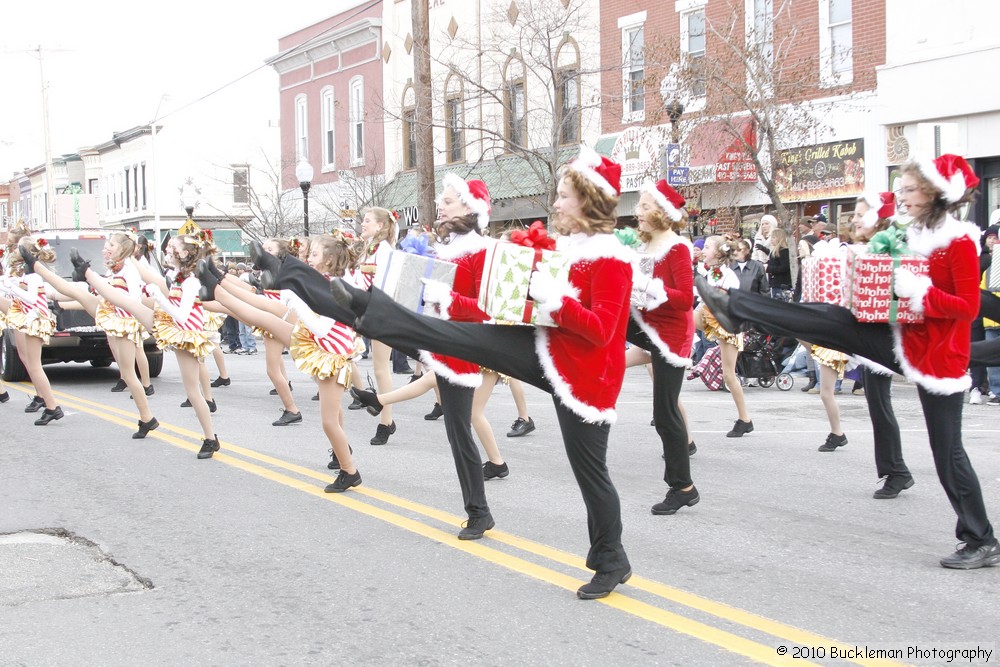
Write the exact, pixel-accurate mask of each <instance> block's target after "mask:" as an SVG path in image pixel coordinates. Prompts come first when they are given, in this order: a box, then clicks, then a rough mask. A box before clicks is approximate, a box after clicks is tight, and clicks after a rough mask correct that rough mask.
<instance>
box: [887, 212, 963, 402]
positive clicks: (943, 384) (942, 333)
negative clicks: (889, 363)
mask: <svg viewBox="0 0 1000 667" xmlns="http://www.w3.org/2000/svg"><path fill="white" fill-rule="evenodd" d="M978 239H979V228H978V227H976V226H975V225H973V224H971V223H968V222H959V221H958V220H956V219H955V218H952V217H950V216H949V217H948V218H947V219H946V220H945V221H944V222H943V223H942V224H941V225H940V226H938V227H937V228H935V229H919V230H917V229H914V228H911V229H910V230H909V231H908V233H907V241H908V244H909V247H910V249H911V250H913V251H914V252H915V253H917V254H919V255H923V256H925V257H927V259H928V263H929V264H930V279H929V280H928V279H927V278H924V279H923V280H922V281H921V287H920V291H918V292H917V294H915V295H914V296H913V298H912V300H911V302H912V303H914V304H919V306H916V307H915V309H922V310H923V313H924V321H923V322H921V323H920V324H900V325H896V326H894V327H893V333H894V336H895V344H896V358H897V359H898V360H899V363H900V366H901V367H902V369H903V373H904V374H905V375H906V377H907V378H908V379H909V380H912V381H913V382H916V383H917V384H919V385H920V386H921V387H923V388H924V389H926V390H927V391H929V392H931V393H933V394H941V395H948V394H955V393H958V392H962V391H965V390H966V389H968V388H969V377H968V375H966V369H967V368H968V366H969V341H970V332H971V329H972V321H973V320H974V319H975V318H976V315H977V314H978V312H979V279H980V276H979V260H978V259H977V255H978V254H979V242H978Z"/></svg>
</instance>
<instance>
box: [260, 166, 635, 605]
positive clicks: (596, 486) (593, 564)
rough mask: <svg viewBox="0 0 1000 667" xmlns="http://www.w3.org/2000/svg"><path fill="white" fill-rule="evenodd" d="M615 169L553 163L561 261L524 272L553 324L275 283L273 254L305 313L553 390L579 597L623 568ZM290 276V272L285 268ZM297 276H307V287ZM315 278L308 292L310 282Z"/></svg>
mask: <svg viewBox="0 0 1000 667" xmlns="http://www.w3.org/2000/svg"><path fill="white" fill-rule="evenodd" d="M620 176H621V167H620V166H619V165H617V164H615V163H614V162H611V161H609V160H607V159H606V158H601V157H600V156H598V155H597V154H596V153H594V152H593V151H592V150H590V149H586V148H585V149H583V150H582V152H581V155H580V157H579V158H578V159H576V160H574V161H573V162H572V163H570V164H569V165H568V167H567V168H566V169H565V172H564V174H563V176H562V178H561V179H560V181H559V185H558V189H557V192H558V196H557V199H556V202H555V204H554V208H555V213H556V215H555V222H554V224H555V226H556V228H557V229H558V230H559V231H560V232H561V233H563V234H565V235H567V237H568V238H567V239H566V243H565V245H564V246H562V247H561V248H560V250H561V251H562V252H565V253H566V254H567V255H568V257H569V259H570V269H569V279H568V281H567V282H559V281H556V280H555V279H553V278H551V277H548V276H547V275H546V274H543V273H541V272H535V273H534V274H532V278H531V285H530V295H531V298H533V299H534V300H535V304H536V305H537V307H538V308H540V309H542V310H543V311H545V312H547V313H550V314H551V316H552V318H553V319H554V321H555V322H556V326H554V327H527V326H504V325H500V324H476V323H469V322H454V321H445V320H440V319H436V318H432V317H428V316H425V315H418V314H416V313H414V312H412V311H409V310H406V309H405V308H403V307H401V306H399V305H398V304H396V303H395V302H394V301H392V299H390V298H389V297H388V296H387V295H386V294H385V293H383V292H382V291H380V290H378V289H373V290H372V291H371V292H370V293H366V292H363V291H361V290H356V289H353V288H351V287H350V286H348V285H346V284H344V283H343V282H342V281H334V282H333V283H331V284H330V288H331V291H330V292H327V293H326V294H323V293H322V288H323V287H324V285H323V284H322V283H317V282H315V281H312V282H308V281H304V280H301V279H297V280H295V281H294V282H295V283H296V284H295V285H291V284H289V283H288V282H286V281H285V279H284V278H285V276H284V274H285V273H286V265H287V264H288V261H289V260H285V264H283V265H282V266H281V267H280V269H279V270H277V271H275V273H276V276H274V277H275V279H276V284H277V285H278V286H280V287H285V288H291V289H295V290H296V291H298V290H302V291H301V292H299V294H300V296H302V298H303V299H304V300H305V301H306V302H307V303H308V304H309V305H310V306H311V307H312V308H313V309H314V310H316V312H319V313H321V314H324V315H327V316H329V317H334V318H339V317H343V316H344V315H345V311H347V312H348V313H351V314H352V315H351V317H352V321H354V320H353V317H354V316H357V320H356V321H355V326H356V328H357V330H358V332H359V333H363V334H364V335H367V336H370V337H372V338H379V339H381V340H382V341H383V342H386V343H387V344H389V345H391V346H392V347H396V348H400V349H403V350H404V351H409V350H415V349H416V348H422V349H426V350H428V351H430V352H435V353H447V354H451V355H455V356H457V357H459V358H463V359H468V360H469V361H474V362H476V363H478V364H481V365H483V366H486V367H487V368H491V369H493V370H495V371H497V372H499V373H504V374H506V375H510V376H511V377H514V378H517V379H519V380H522V381H524V382H527V383H528V384H531V385H533V386H536V387H539V388H540V389H542V390H544V391H547V392H549V393H551V394H552V395H553V402H554V403H555V409H556V414H557V417H558V419H559V426H560V429H561V431H562V435H563V443H564V446H565V448H566V455H567V458H568V459H569V463H570V467H571V468H572V470H573V474H574V476H575V477H576V480H577V483H578V484H579V486H580V491H581V493H582V495H583V500H584V504H585V505H586V507H587V526H588V530H589V533H590V551H589V552H588V554H587V567H589V568H590V569H592V570H595V571H596V573H595V574H594V576H593V578H592V579H591V581H590V582H589V583H587V584H585V585H583V586H581V587H580V589H579V590H578V591H577V596H578V597H580V598H582V599H594V598H601V597H605V596H607V595H608V594H610V593H611V591H613V590H614V588H615V587H616V586H617V585H618V584H620V583H624V582H626V581H627V580H628V579H629V577H631V576H632V568H631V566H630V565H629V561H628V557H627V556H626V554H625V549H624V547H622V543H621V533H622V523H621V504H620V501H619V498H618V492H617V491H616V490H615V487H614V484H613V483H612V482H611V477H610V475H609V474H608V468H607V462H606V459H607V446H608V435H609V433H610V430H611V424H612V423H613V422H614V421H615V416H616V415H615V401H616V400H617V398H618V394H619V392H620V391H621V387H622V382H623V379H624V374H625V331H626V327H627V324H628V315H629V310H628V303H629V292H630V290H631V284H632V268H631V260H632V257H633V253H632V251H631V250H629V249H628V248H625V247H624V246H623V245H622V244H621V243H619V242H618V241H617V240H616V239H615V237H614V235H613V234H612V233H611V231H612V230H613V229H614V222H615V213H614V211H615V206H616V205H617V202H618V194H619V192H620V190H619V181H620ZM292 272H293V273H297V272H295V271H294V265H293V271H292ZM307 282H308V284H307ZM316 287H319V289H316Z"/></svg>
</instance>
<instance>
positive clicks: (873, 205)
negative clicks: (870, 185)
mask: <svg viewBox="0 0 1000 667" xmlns="http://www.w3.org/2000/svg"><path fill="white" fill-rule="evenodd" d="M861 199H862V201H864V202H865V203H866V204H868V210H867V211H865V214H864V215H863V216H861V224H862V225H863V226H864V227H866V228H868V229H871V228H872V227H874V226H875V223H876V222H878V221H879V220H882V219H884V218H891V217H892V216H894V215H896V195H894V194H892V193H891V192H866V193H865V194H864V196H863V197H862V198H861Z"/></svg>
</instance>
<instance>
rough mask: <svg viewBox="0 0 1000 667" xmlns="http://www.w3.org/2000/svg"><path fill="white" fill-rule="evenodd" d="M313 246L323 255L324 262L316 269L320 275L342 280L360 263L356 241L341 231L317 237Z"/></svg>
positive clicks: (313, 241)
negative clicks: (349, 270) (325, 274)
mask: <svg viewBox="0 0 1000 667" xmlns="http://www.w3.org/2000/svg"><path fill="white" fill-rule="evenodd" d="M312 244H313V245H314V246H315V247H316V248H319V249H320V250H321V251H322V253H323V262H322V263H321V264H320V265H319V266H317V267H315V268H316V270H317V271H319V272H320V273H327V274H329V275H331V276H335V277H337V278H340V277H342V276H343V275H344V274H345V273H346V272H347V269H349V268H351V267H352V266H354V265H355V263H356V262H357V261H358V255H359V253H358V248H357V245H356V244H355V243H354V240H353V239H351V238H348V237H347V236H344V235H343V234H342V233H340V231H335V232H334V233H333V234H321V235H320V236H315V237H313V240H312Z"/></svg>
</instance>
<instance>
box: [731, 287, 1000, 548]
mask: <svg viewBox="0 0 1000 667" xmlns="http://www.w3.org/2000/svg"><path fill="white" fill-rule="evenodd" d="M768 302H770V303H768ZM729 306H730V308H729V310H730V314H731V315H732V316H734V317H735V318H737V319H741V320H746V321H748V322H752V323H754V324H759V325H761V326H763V327H770V328H771V330H776V331H780V332H788V333H787V335H792V336H798V337H801V338H804V339H805V340H808V341H809V342H811V343H813V344H815V345H822V346H823V347H828V348H831V349H834V350H840V351H841V352H845V353H847V354H858V355H861V356H863V357H866V358H867V359H871V360H872V361H874V362H875V363H877V364H881V365H882V366H885V367H886V368H889V369H892V370H894V371H896V372H899V364H897V363H896V359H895V356H894V353H893V349H892V332H891V329H890V328H889V325H887V324H863V323H861V322H858V321H857V320H855V319H854V316H853V315H851V311H849V310H848V309H846V308H841V307H840V306H833V305H829V304H824V303H797V304H791V303H782V302H780V301H775V300H773V299H764V298H760V297H758V296H757V295H755V294H750V293H748V292H740V291H738V290H730V291H729ZM917 391H918V393H919V394H920V404H921V406H922V407H923V411H924V421H925V422H926V424H927V435H928V437H929V438H930V444H931V453H932V454H933V455H934V465H935V467H936V468H937V472H938V479H939V480H940V482H941V486H943V487H944V491H945V494H947V496H948V500H949V501H951V506H952V508H954V510H955V513H956V514H957V515H958V526H957V527H956V529H955V535H956V536H957V537H958V539H960V540H962V541H963V542H965V543H966V544H968V545H970V546H973V547H976V546H979V545H981V544H983V543H984V542H990V541H992V540H993V527H992V526H991V525H990V522H989V519H987V517H986V507H985V505H984V504H983V493H982V489H981V488H980V486H979V479H978V478H977V477H976V472H975V471H974V470H973V469H972V464H971V463H969V457H968V456H967V455H966V453H965V448H964V447H963V446H962V404H963V402H964V398H965V394H964V392H957V393H954V394H949V395H947V396H938V395H935V394H931V393H928V392H927V391H926V390H924V388H923V387H920V386H918V387H917Z"/></svg>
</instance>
